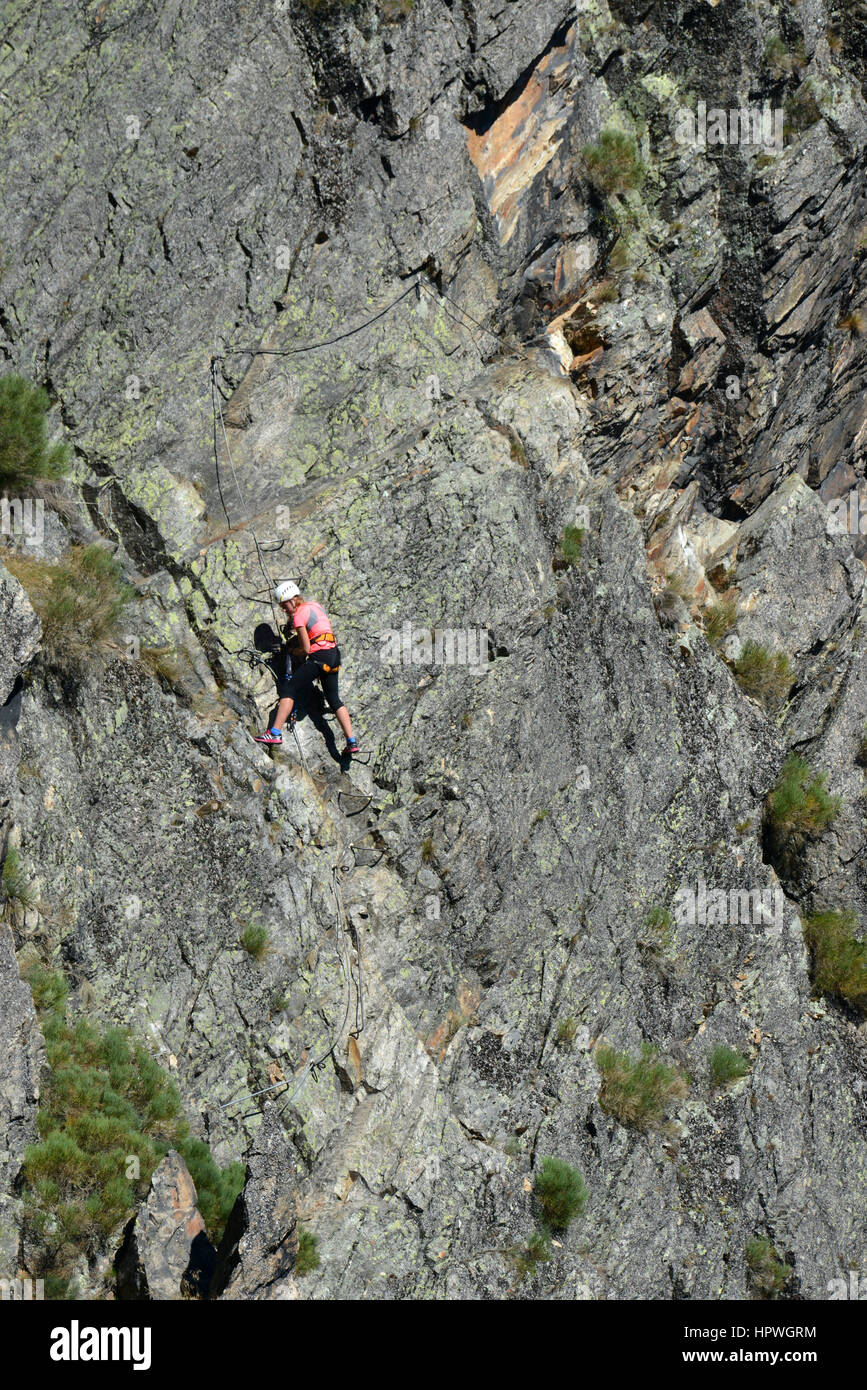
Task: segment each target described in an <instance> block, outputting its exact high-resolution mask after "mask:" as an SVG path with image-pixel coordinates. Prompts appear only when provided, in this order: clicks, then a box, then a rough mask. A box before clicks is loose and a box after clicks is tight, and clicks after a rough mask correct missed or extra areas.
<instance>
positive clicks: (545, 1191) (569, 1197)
mask: <svg viewBox="0 0 867 1390" xmlns="http://www.w3.org/2000/svg"><path fill="white" fill-rule="evenodd" d="M535 1190H536V1196H537V1198H538V1200H539V1205H540V1206H541V1208H542V1212H543V1215H544V1217H545V1223H546V1225H547V1226H550V1227H551V1228H553V1229H554V1230H556V1231H563V1230H565V1229H566V1227H567V1226H568V1225H569V1223H570V1222H571V1221H574V1219H575V1217H576V1216H581V1215H583V1212H584V1208H585V1207H586V1206H587V1197H588V1192H587V1185H586V1183H585V1182H584V1179H583V1177H582V1176H581V1174H580V1173H579V1172H578V1169H577V1168H571V1167H570V1166H569V1164H568V1163H566V1162H565V1161H564V1160H563V1159H562V1158H550V1157H549V1158H544V1159H543V1160H542V1166H541V1167H540V1169H539V1172H538V1173H537V1175H536V1189H535Z"/></svg>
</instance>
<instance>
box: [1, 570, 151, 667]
mask: <svg viewBox="0 0 867 1390" xmlns="http://www.w3.org/2000/svg"><path fill="white" fill-rule="evenodd" d="M5 563H6V567H7V569H9V570H10V571H11V572H12V573H13V574H14V575H15V577H16V579H18V580H19V581H20V583H21V584H22V585H23V586H24V588H25V589H26V590H27V595H28V597H29V599H30V602H31V603H32V604H33V607H34V608H35V609H36V612H37V613H38V615H39V620H40V622H41V623H42V645H43V649H44V650H45V652H46V654H47V656H48V657H49V659H50V660H51V661H53V662H56V663H59V664H63V663H65V662H68V661H73V660H77V659H79V658H81V657H83V656H84V655H85V654H86V653H88V652H92V651H93V650H94V649H96V648H99V647H100V646H103V645H104V644H105V643H106V641H107V640H108V639H109V638H110V637H111V635H112V634H113V632H114V631H115V629H116V627H117V624H118V621H119V620H120V618H121V615H122V614H123V612H124V609H125V608H126V606H127V604H128V603H129V602H130V600H131V599H132V597H133V595H134V594H135V589H133V588H132V586H131V585H129V584H127V583H126V582H125V580H124V578H123V572H122V570H121V567H120V564H119V563H118V561H117V560H116V559H115V558H114V556H113V555H112V554H111V552H110V551H108V550H106V549H105V548H104V546H101V545H78V546H73V547H72V548H71V549H70V550H69V551H67V553H66V555H65V556H64V557H63V559H62V560H61V561H60V562H59V563H58V564H48V563H47V562H45V561H42V560H31V559H28V558H26V557H24V556H19V555H14V556H9V557H8V558H7V559H6V560H5Z"/></svg>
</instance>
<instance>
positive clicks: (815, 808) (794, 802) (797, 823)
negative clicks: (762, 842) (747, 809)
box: [765, 753, 840, 844]
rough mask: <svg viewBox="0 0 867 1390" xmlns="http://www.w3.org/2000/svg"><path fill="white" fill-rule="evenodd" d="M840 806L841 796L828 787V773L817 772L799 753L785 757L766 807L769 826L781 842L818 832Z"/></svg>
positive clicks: (831, 818)
mask: <svg viewBox="0 0 867 1390" xmlns="http://www.w3.org/2000/svg"><path fill="white" fill-rule="evenodd" d="M839 810H840V798H839V797H838V796H832V795H831V794H830V792H829V791H828V775H827V773H824V772H814V771H813V769H812V768H811V767H810V765H809V763H807V762H806V761H805V759H804V758H802V757H800V756H799V755H798V754H797V753H792V754H790V755H789V757H788V758H787V759H786V761H785V763H784V764H783V767H782V770H781V772H780V776H779V779H778V781H777V784H776V786H775V787H774V788H773V790H772V791H771V792H770V793H769V795H768V799H767V803H766V807H765V821H766V825H767V827H768V829H769V830H770V831H771V832H772V834H773V835H774V837H775V838H776V839H777V841H778V842H779V843H781V844H785V843H788V844H791V843H792V842H793V841H794V842H795V843H798V842H800V841H802V840H803V839H805V838H806V837H807V836H811V835H818V834H819V833H820V832H821V831H822V830H825V829H826V827H827V826H829V825H830V824H831V822H832V821H833V819H834V817H835V816H836V815H837V813H838V811H839Z"/></svg>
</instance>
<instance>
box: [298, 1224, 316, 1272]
mask: <svg viewBox="0 0 867 1390" xmlns="http://www.w3.org/2000/svg"><path fill="white" fill-rule="evenodd" d="M319 1264H320V1260H319V1237H318V1236H315V1235H314V1234H313V1232H312V1231H308V1230H307V1229H306V1227H304V1226H301V1225H299V1227H298V1254H297V1255H296V1257H295V1273H296V1274H297V1275H298V1277H299V1278H300V1277H301V1276H303V1275H305V1274H312V1273H313V1271H314V1269H318V1268H319Z"/></svg>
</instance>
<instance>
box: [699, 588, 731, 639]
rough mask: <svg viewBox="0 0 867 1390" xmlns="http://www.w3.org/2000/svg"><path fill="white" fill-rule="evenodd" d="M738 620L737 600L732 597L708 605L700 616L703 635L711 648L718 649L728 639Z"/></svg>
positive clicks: (728, 596)
mask: <svg viewBox="0 0 867 1390" xmlns="http://www.w3.org/2000/svg"><path fill="white" fill-rule="evenodd" d="M737 619H738V605H737V600H736V599H735V598H734V596H733V595H727V596H726V597H725V598H721V599H718V600H717V602H716V603H712V604H709V605H708V607H707V608H705V610H704V612H703V614H702V621H703V623H704V635H705V637H706V638H707V640H708V642H709V643H710V645H711V646H712V647H718V646H719V645H720V643H721V642H722V641H724V640H725V638H726V637H728V635H729V633H730V632H731V630H732V628H733V627H734V625H735V623H736V622H737Z"/></svg>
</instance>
